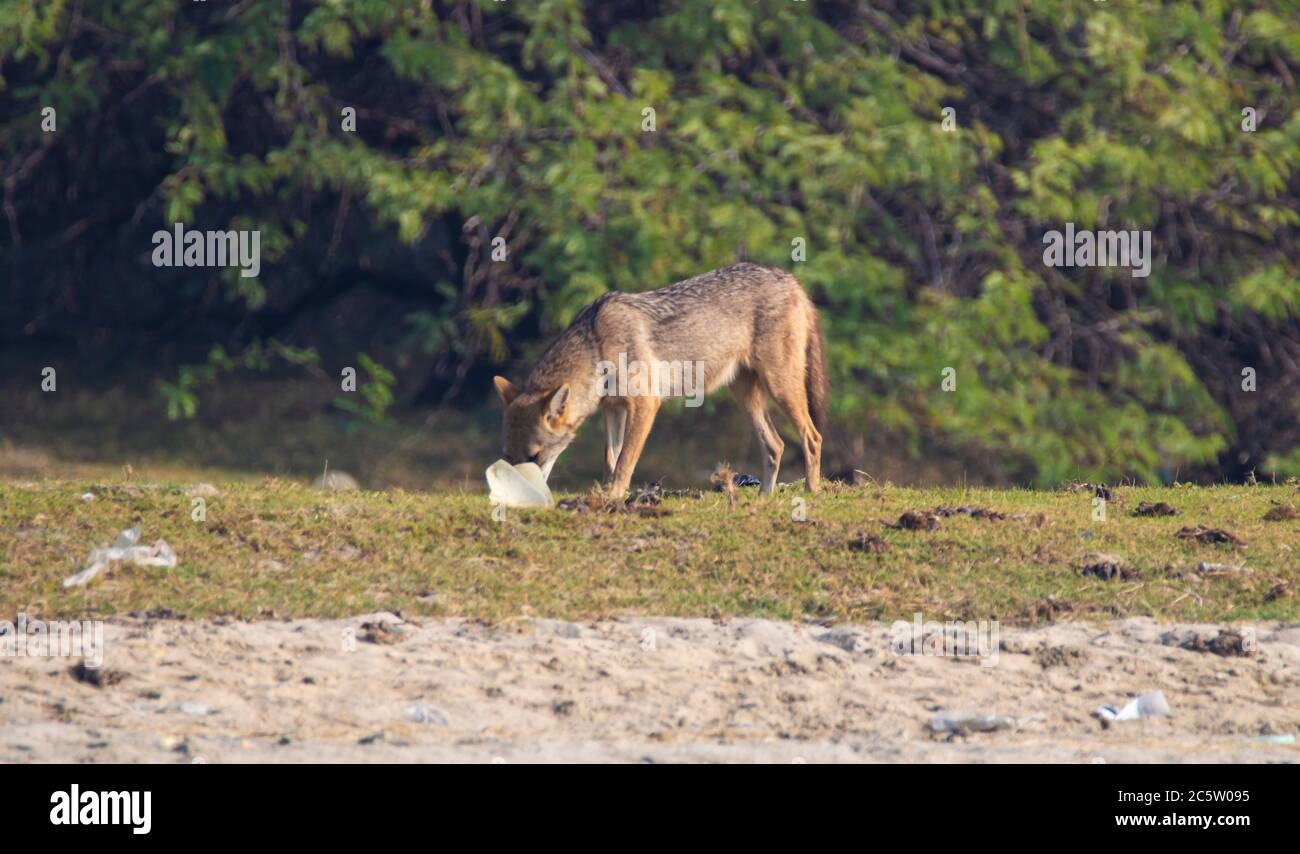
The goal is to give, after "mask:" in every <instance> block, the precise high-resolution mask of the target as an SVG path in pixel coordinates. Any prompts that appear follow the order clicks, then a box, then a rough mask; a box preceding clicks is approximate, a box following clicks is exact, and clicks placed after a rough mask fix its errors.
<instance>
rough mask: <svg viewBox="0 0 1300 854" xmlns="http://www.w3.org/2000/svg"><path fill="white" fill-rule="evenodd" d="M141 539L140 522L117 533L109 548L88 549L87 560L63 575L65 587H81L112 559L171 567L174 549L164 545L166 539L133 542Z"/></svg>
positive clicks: (174, 557)
mask: <svg viewBox="0 0 1300 854" xmlns="http://www.w3.org/2000/svg"><path fill="white" fill-rule="evenodd" d="M139 541H140V526H139V525H136V526H135V527H134V528H127V529H126V530H125V531H123V532H122V533H120V534H118V535H117V540H116V541H115V542H114V543H113V545H111V546H109V547H108V548H98V549H91V550H90V555H89V557H87V558H86V562H87V563H88V564H89V566H87V567H86V568H85V569H83V570H82V571H81V572H78V573H77V574H76V575H70V576H68V577H67V578H65V579H63V586H64V587H80V586H81V585H83V584H85V583H86V582H88V581H90V579H92V578H94V577H95V576H96V575H99V573H100V572H102V571H103V570H104V568H105V567H106V566H108V565H109V564H110V563H113V562H114V561H119V560H128V561H130V562H131V563H134V564H137V565H139V566H161V567H163V568H164V569H172V568H174V567H175V566H176V552H174V551H172V547H171V546H169V545H167V541H166V540H158V541H157V542H155V543H154V544H153V545H152V546H141V545H136V544H137V543H138V542H139Z"/></svg>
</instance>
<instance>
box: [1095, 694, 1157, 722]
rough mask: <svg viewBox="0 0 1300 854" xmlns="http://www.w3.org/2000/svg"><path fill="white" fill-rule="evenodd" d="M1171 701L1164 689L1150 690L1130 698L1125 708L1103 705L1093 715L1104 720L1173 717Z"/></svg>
mask: <svg viewBox="0 0 1300 854" xmlns="http://www.w3.org/2000/svg"><path fill="white" fill-rule="evenodd" d="M1173 714H1174V712H1173V710H1172V709H1170V708H1169V701H1168V700H1166V699H1165V692H1164V691H1148V692H1147V693H1145V694H1143V695H1142V696H1141V697H1138V698H1137V699H1136V700H1130V701H1129V702H1128V704H1127V705H1125V706H1124V708H1122V709H1119V710H1116V709H1115V707H1114V706H1102V707H1101V708H1099V709H1097V710H1096V711H1095V712H1093V715H1094V716H1096V717H1098V718H1101V719H1102V720H1103V721H1136V720H1141V719H1142V718H1168V717H1173Z"/></svg>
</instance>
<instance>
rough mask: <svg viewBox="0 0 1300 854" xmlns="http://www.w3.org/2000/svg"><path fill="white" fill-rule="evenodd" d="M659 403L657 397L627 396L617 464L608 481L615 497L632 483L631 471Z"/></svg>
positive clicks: (638, 456)
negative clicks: (612, 477)
mask: <svg viewBox="0 0 1300 854" xmlns="http://www.w3.org/2000/svg"><path fill="white" fill-rule="evenodd" d="M659 403H660V401H659V398H657V397H630V398H628V406H627V410H626V412H627V414H626V416H625V419H626V425H625V429H624V430H623V447H622V449H620V451H619V454H618V464H617V465H615V466H614V479H613V481H611V483H610V493H611V494H612V495H613V496H614V497H615V498H622V497H623V496H624V495H626V494H627V490H628V487H630V486H631V485H632V472H633V471H635V470H636V462H637V460H639V459H641V450H642V449H643V448H645V440H646V437H647V436H649V435H650V428H651V427H653V426H654V423H655V414H656V413H657V412H658V411H659Z"/></svg>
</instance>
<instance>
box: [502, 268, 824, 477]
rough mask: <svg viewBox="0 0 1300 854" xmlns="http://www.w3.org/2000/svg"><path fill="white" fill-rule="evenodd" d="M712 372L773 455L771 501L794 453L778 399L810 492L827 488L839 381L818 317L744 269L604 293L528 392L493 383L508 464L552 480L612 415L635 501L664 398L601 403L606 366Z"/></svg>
mask: <svg viewBox="0 0 1300 854" xmlns="http://www.w3.org/2000/svg"><path fill="white" fill-rule="evenodd" d="M620 353H626V354H627V356H626V358H627V360H628V361H629V362H632V361H641V362H643V363H646V364H649V363H652V362H656V361H662V362H683V363H694V362H696V361H699V362H702V363H703V364H704V385H705V388H707V389H708V390H710V391H712V390H713V389H715V388H718V387H721V386H728V385H729V386H730V387H731V389H732V391H733V394H735V397H736V400H737V401H738V402H739V403H740V406H741V408H742V409H744V411H745V412H746V414H747V415H748V416H749V418H750V421H751V423H752V424H753V426H754V431H755V433H756V434H757V435H758V439H759V443H760V444H761V445H762V447H763V451H764V458H763V484H762V491H763V493H764V494H771V492H772V491H773V490H774V489H775V488H776V479H777V475H778V473H779V471H780V465H781V453H782V450H783V449H784V444H783V442H782V441H781V437H780V436H779V435H777V432H776V428H775V427H774V426H773V424H772V419H771V417H770V416H769V415H768V412H767V397H768V396H769V395H770V396H771V397H772V398H774V399H775V400H776V402H777V403H778V404H779V405H780V407H781V409H782V410H784V411H785V413H786V415H787V416H789V418H790V420H791V422H793V424H794V427H795V430H796V431H797V432H798V434H799V439H800V443H801V444H802V446H803V454H804V464H805V467H806V470H807V485H808V489H809V490H810V491H813V492H816V491H817V490H818V488H819V486H820V483H821V446H822V434H821V431H822V430H823V429H825V424H826V413H827V406H828V403H829V398H830V384H829V381H828V378H827V372H826V357H825V348H824V346H823V343H822V335H821V324H820V322H819V319H818V317H817V310H816V308H815V307H814V306H813V304H812V301H811V300H809V299H808V295H807V294H806V293H804V291H803V288H802V287H800V285H799V282H798V281H797V280H796V279H795V278H794V277H793V276H791V275H790V274H789V273H786V272H785V271H783V270H778V269H775V268H771V267H761V266H759V265H757V264H735V265H733V266H731V267H725V268H723V269H721V270H714V271H713V272H711V273H705V274H704V275H702V276H696V277H695V278H693V279H687V280H685V281H682V282H678V283H677V284H675V285H671V286H669V287H666V288H662V289H660V290H657V291H649V292H646V293H640V294H622V293H611V294H606V295H604V296H603V297H601V298H600V299H598V300H596V301H595V302H594V303H592V304H591V305H589V306H587V307H586V308H584V309H583V310H582V311H581V312H579V314H578V316H577V317H576V318H575V319H574V321H573V323H572V324H571V325H570V326H569V328H568V329H567V330H565V331H564V333H563V334H561V335H560V337H559V338H558V339H556V341H555V343H553V344H552V345H551V347H550V349H548V350H547V351H546V353H545V354H544V355H543V356H542V358H541V359H540V360H539V361H538V363H537V365H536V367H534V368H533V371H532V373H531V374H529V376H528V380H527V381H526V382H525V383H524V385H523V388H518V387H516V386H514V385H513V384H512V383H510V381H509V380H506V379H504V378H503V377H497V378H496V379H495V383H496V387H497V393H498V394H499V395H500V397H501V401H502V403H503V404H504V406H505V426H504V449H503V453H504V454H505V456H506V459H508V460H511V461H512V462H515V463H519V462H525V461H527V460H529V459H532V460H534V461H536V462H537V463H538V464H539V465H541V466H542V470H543V472H544V473H546V474H547V475H549V474H550V470H551V467H552V466H553V465H554V464H555V460H556V459H557V458H558V457H559V455H560V453H561V452H562V451H563V450H564V448H565V447H567V446H568V444H569V442H571V441H572V440H573V436H574V434H575V433H576V432H577V429H578V427H579V426H580V425H581V424H582V422H583V421H585V420H586V419H587V418H588V417H589V416H591V415H593V414H595V413H596V412H597V411H603V413H604V414H605V425H606V457H605V462H606V475H607V477H608V479H609V486H610V489H611V490H612V492H613V493H614V494H615V495H622V494H624V493H626V492H627V490H628V487H629V486H630V485H631V482H632V473H633V471H634V470H635V469H636V463H637V460H638V459H639V458H640V456H641V451H642V449H643V448H644V447H645V441H646V438H647V437H648V436H649V435H650V428H651V427H652V426H653V424H654V419H655V415H656V414H657V413H658V411H659V407H660V405H661V403H662V400H661V399H660V398H659V397H654V396H651V395H633V396H622V397H620V396H608V395H607V396H602V395H601V393H600V382H599V381H600V376H599V374H598V370H597V365H598V363H600V362H601V361H602V360H603V361H607V362H611V363H615V364H616V363H618V361H619V354H620Z"/></svg>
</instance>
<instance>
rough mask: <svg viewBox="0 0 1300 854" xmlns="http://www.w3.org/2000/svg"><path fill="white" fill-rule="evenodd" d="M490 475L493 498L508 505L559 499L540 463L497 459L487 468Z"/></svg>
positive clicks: (535, 504) (540, 503) (544, 503)
mask: <svg viewBox="0 0 1300 854" xmlns="http://www.w3.org/2000/svg"><path fill="white" fill-rule="evenodd" d="M484 474H485V475H486V476H487V482H488V489H489V490H491V493H492V494H491V496H490V497H489V499H488V500H489V501H491V502H492V503H493V504H501V505H504V506H506V507H550V506H551V505H552V504H554V503H555V499H554V497H552V496H551V490H550V489H549V488H548V487H547V486H546V479H545V478H544V477H542V470H541V469H540V468H538V467H537V464H536V463H520V464H519V465H517V466H512V465H510V463H508V462H506V461H505V460H497V461H496V462H495V463H493V464H492V465H490V466H488V468H487V471H486V472H484Z"/></svg>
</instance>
